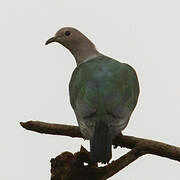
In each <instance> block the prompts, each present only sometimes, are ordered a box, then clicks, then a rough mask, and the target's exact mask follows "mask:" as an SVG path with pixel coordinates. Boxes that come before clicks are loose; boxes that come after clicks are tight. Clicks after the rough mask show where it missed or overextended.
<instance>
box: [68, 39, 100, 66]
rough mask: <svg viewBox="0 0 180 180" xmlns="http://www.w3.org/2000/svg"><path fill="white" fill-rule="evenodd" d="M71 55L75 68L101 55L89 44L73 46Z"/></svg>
mask: <svg viewBox="0 0 180 180" xmlns="http://www.w3.org/2000/svg"><path fill="white" fill-rule="evenodd" d="M70 51H71V53H72V54H73V56H74V58H75V60H76V64H77V66H78V65H80V64H82V63H84V62H86V61H88V60H90V59H92V58H95V57H98V56H100V55H101V54H100V53H99V52H98V51H97V50H96V48H95V46H94V44H92V43H89V44H87V42H86V43H84V44H83V43H81V44H80V45H77V46H75V47H74V48H72V49H70Z"/></svg>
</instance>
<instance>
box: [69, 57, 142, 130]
mask: <svg viewBox="0 0 180 180" xmlns="http://www.w3.org/2000/svg"><path fill="white" fill-rule="evenodd" d="M69 94H70V102H71V105H72V107H73V109H74V111H75V113H76V116H77V118H80V119H83V118H86V117H91V115H94V116H96V118H97V119H98V117H102V116H104V115H107V116H108V115H111V116H112V117H114V119H115V120H111V122H110V123H111V125H115V126H117V131H119V129H121V130H122V129H124V128H125V127H126V125H127V123H128V121H129V117H130V115H131V113H132V111H133V110H134V108H135V106H136V103H137V99H138V95H139V83H138V79H137V75H136V72H135V70H134V69H133V68H132V67H131V66H129V65H127V64H124V63H120V62H118V61H116V60H114V59H111V58H109V57H106V56H100V57H97V58H94V59H92V60H89V61H87V62H85V63H82V64H80V65H79V66H78V67H77V68H76V69H75V70H74V72H73V74H72V78H71V81H70V84H69ZM105 119H106V118H105ZM117 119H118V122H117ZM93 122H94V123H95V121H91V123H90V124H91V125H92V126H93V124H92V123H93ZM108 123H109V122H108ZM87 126H88V125H87ZM80 128H81V127H80Z"/></svg>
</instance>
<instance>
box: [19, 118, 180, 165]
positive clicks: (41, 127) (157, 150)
mask: <svg viewBox="0 0 180 180" xmlns="http://www.w3.org/2000/svg"><path fill="white" fill-rule="evenodd" d="M20 124H21V126H22V127H23V128H25V129H27V130H31V131H35V132H38V133H44V134H52V135H63V136H70V137H78V138H83V136H82V134H81V132H80V130H79V127H77V126H71V125H63V124H50V123H45V122H40V121H28V122H21V123H20ZM113 145H115V146H120V147H126V148H129V149H133V148H135V147H139V148H141V150H143V151H144V152H146V154H153V155H158V156H161V157H166V158H169V159H172V160H177V161H179V162H180V148H179V147H176V146H172V145H168V144H165V143H162V142H157V141H153V140H148V139H142V138H136V137H133V136H124V135H123V136H122V135H119V136H117V137H116V138H115V139H114V140H113Z"/></svg>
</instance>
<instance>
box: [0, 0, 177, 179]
mask: <svg viewBox="0 0 180 180" xmlns="http://www.w3.org/2000/svg"><path fill="white" fill-rule="evenodd" d="M179 9H180V2H179V0H151V1H149V0H126V1H123V0H116V1H115V0H114V1H106V2H105V1H104V0H91V1H90V0H89V1H84V0H76V1H67V0H53V1H47V0H31V1H30V0H29V1H24V0H16V1H10V0H7V1H4V2H3V3H1V7H0V27H1V28H0V31H1V34H0V44H1V53H0V82H1V86H0V109H1V110H0V120H1V130H0V138H1V147H0V160H1V162H0V164H1V165H0V166H1V168H0V169H1V173H0V179H2V180H10V179H18V180H23V179H26V180H35V179H37V180H48V179H49V177H50V163H49V161H50V159H51V158H52V157H55V156H57V155H58V154H60V153H61V152H63V151H71V152H76V151H78V150H79V148H80V146H81V144H82V145H84V146H85V147H86V148H89V142H88V141H86V142H84V141H83V140H82V139H72V138H70V137H63V136H50V135H42V134H37V133H34V132H30V131H26V130H24V129H23V128H21V127H20V125H19V122H20V121H26V120H30V119H33V120H42V121H45V122H50V123H64V124H73V125H77V123H76V119H75V116H74V112H73V111H72V108H71V106H70V103H69V96H68V83H69V80H70V76H71V73H72V71H73V69H74V68H75V61H74V59H73V57H72V55H71V54H70V53H69V52H68V50H66V49H65V48H64V47H62V46H60V45H58V44H55V43H54V44H51V45H49V46H45V45H44V43H45V41H46V40H47V39H48V38H50V37H52V36H53V35H54V33H55V32H56V31H57V30H58V29H59V28H61V27H63V26H73V27H76V28H78V29H79V30H81V31H82V32H83V33H85V34H86V35H87V36H88V37H89V38H90V39H91V40H92V41H93V42H94V43H95V44H96V46H97V48H98V50H100V52H102V53H104V54H106V55H108V56H110V57H113V58H115V59H118V60H120V61H122V62H126V63H129V64H130V65H132V66H133V67H134V68H135V69H136V71H137V74H138V77H139V81H140V87H141V94H140V98H139V102H138V105H137V107H136V109H135V111H134V113H133V116H132V118H131V120H130V122H129V125H128V127H127V128H126V129H125V131H124V133H125V134H128V135H133V136H137V137H144V138H149V139H153V140H158V141H163V142H166V143H169V144H172V145H176V146H180V140H179V139H180V132H179V128H180V121H179V109H180V82H179V78H180V51H179V47H180V20H179V17H180V11H179ZM127 151H128V150H126V149H121V148H118V149H116V150H113V159H117V158H118V157H120V156H121V155H123V153H125V152H127ZM179 172H180V164H179V163H178V162H176V161H172V160H169V159H165V158H161V157H157V156H153V155H146V156H143V157H141V158H140V159H138V160H136V161H135V162H134V163H132V164H131V165H129V166H128V167H126V168H125V169H123V170H122V171H120V172H119V173H118V174H116V175H115V176H113V177H112V178H111V179H112V180H116V179H122V180H136V179H137V180H144V179H145V180H152V179H164V180H169V179H173V180H179V179H180V173H179Z"/></svg>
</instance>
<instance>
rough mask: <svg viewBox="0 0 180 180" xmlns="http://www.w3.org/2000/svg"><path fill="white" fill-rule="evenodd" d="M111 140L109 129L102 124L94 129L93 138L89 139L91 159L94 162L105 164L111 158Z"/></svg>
mask: <svg viewBox="0 0 180 180" xmlns="http://www.w3.org/2000/svg"><path fill="white" fill-rule="evenodd" d="M111 145H112V138H111V134H110V132H109V128H108V127H107V125H106V124H104V123H99V124H97V125H96V127H95V131H94V134H93V137H92V138H91V139H90V153H91V158H92V160H93V161H95V162H102V163H107V162H109V160H110V159H111V157H112V150H111Z"/></svg>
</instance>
